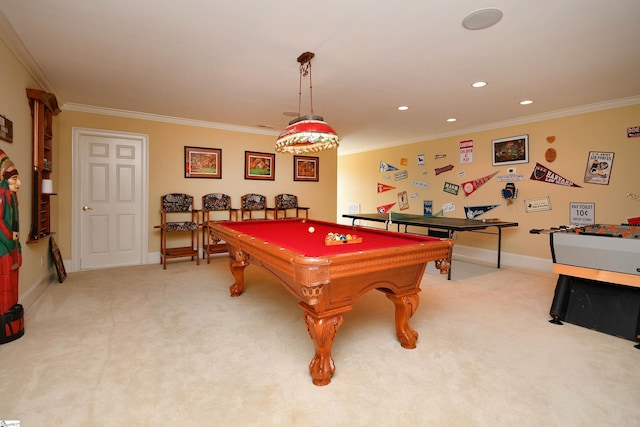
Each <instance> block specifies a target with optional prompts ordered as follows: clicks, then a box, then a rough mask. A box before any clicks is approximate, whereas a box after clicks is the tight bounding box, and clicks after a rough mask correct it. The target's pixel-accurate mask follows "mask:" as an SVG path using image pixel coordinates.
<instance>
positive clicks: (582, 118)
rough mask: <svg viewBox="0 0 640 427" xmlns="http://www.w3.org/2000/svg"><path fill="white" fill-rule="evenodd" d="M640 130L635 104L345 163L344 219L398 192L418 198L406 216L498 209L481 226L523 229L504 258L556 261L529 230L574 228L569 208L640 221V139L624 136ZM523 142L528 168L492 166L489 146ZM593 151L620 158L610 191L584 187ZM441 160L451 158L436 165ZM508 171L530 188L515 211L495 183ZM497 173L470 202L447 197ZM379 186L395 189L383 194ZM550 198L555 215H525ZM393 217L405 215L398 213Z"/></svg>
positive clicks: (490, 245) (599, 217) (462, 240)
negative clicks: (447, 187) (467, 149)
mask: <svg viewBox="0 0 640 427" xmlns="http://www.w3.org/2000/svg"><path fill="white" fill-rule="evenodd" d="M638 125H640V105H638V104H636V105H632V106H627V107H621V108H614V109H608V110H603V111H597V112H590V113H585V114H579V115H574V116H568V117H561V118H555V119H550V120H543V121H538V122H533V123H527V124H521V125H517V126H509V127H504V128H500V129H493V130H486V131H481V132H474V133H469V134H465V135H459V136H453V137H447V138H441V139H436V140H432V141H425V142H421V143H415V144H407V145H402V146H398V147H393V148H385V149H379V150H374V151H369V152H365V153H357V154H351V155H344V156H340V157H339V158H338V215H339V216H341V215H342V214H343V213H346V212H347V209H348V204H349V203H359V204H360V209H361V212H374V211H375V209H376V207H377V206H381V205H386V204H388V203H394V202H397V193H398V192H400V191H407V193H408V194H409V195H412V194H415V195H416V196H417V197H416V198H409V206H410V207H409V209H408V210H406V211H403V212H404V213H413V214H422V213H423V201H424V200H433V204H434V212H437V211H438V210H440V208H441V206H442V205H443V204H445V203H454V205H455V208H456V209H455V211H453V212H449V213H446V214H445V216H451V217H459V218H463V217H464V206H477V205H492V204H500V206H499V207H498V208H496V209H493V210H492V211H490V212H488V213H486V214H485V215H484V216H483V217H480V218H479V219H482V218H500V219H502V220H505V221H516V222H518V223H519V227H518V228H517V229H505V231H504V233H503V252H505V253H513V254H520V255H525V256H531V257H538V258H546V259H550V250H549V239H548V238H547V237H543V236H539V235H532V234H530V233H529V230H530V229H533V228H549V227H556V226H559V225H566V224H569V221H570V217H569V207H570V203H571V202H594V203H595V221H596V222H597V223H615V224H620V223H625V222H626V221H627V218H629V217H636V216H640V201H638V200H636V199H632V198H629V197H627V193H632V194H636V195H637V194H640V138H627V136H626V130H627V128H628V127H631V126H638ZM521 134H528V135H529V163H527V164H516V165H508V166H504V165H503V166H500V167H498V166H492V154H491V146H492V145H491V141H492V140H494V139H499V138H505V137H510V136H514V135H521ZM548 136H555V137H556V140H555V142H554V143H552V144H550V143H548V142H547V141H546V138H547V137H548ZM467 139H473V141H474V152H473V163H471V164H461V163H460V161H459V143H460V141H463V140H467ZM550 147H553V148H555V149H556V151H557V159H556V160H555V161H554V162H552V163H550V162H547V161H546V160H545V156H544V154H545V151H546V150H547V149H548V148H550ZM589 151H605V152H614V153H615V157H614V161H613V170H612V174H611V180H610V183H609V185H596V184H588V183H584V182H583V180H584V174H585V168H586V164H587V158H588V153H589ZM419 153H424V154H425V161H426V166H425V167H424V168H419V167H418V166H417V161H416V157H417V155H418V154H419ZM441 154H444V155H446V157H445V158H441V159H436V158H435V157H436V155H441ZM401 158H407V159H408V164H407V166H401V164H400V159H401ZM381 161H384V162H386V163H389V164H391V165H393V166H396V167H398V169H399V170H407V172H408V178H407V179H404V180H400V181H394V176H393V172H386V173H383V172H379V165H380V162H381ZM536 162H539V163H541V164H543V165H544V166H546V167H547V168H549V169H551V170H552V171H554V172H556V173H557V174H559V175H561V176H563V177H565V178H567V179H569V180H571V181H572V182H574V183H576V184H578V185H580V186H581V187H582V188H571V187H565V186H560V185H555V184H548V183H543V182H539V181H533V180H530V179H529V176H530V174H531V171H532V169H533V167H534V165H535V164H536ZM449 164H451V165H453V166H454V169H453V170H452V171H450V172H445V173H441V174H439V175H437V176H436V175H435V172H434V169H435V168H439V167H443V166H445V165H449ZM509 167H514V168H516V172H517V174H523V175H524V176H525V180H524V181H520V182H516V183H515V185H516V188H517V189H518V198H517V199H516V200H515V201H514V203H513V204H511V205H507V204H506V203H505V200H504V199H502V197H501V190H502V189H503V188H504V187H505V182H498V181H497V176H500V175H506V174H507V168H509ZM496 171H497V172H498V175H496V177H494V178H492V179H491V180H490V181H489V182H487V183H486V184H484V185H483V186H481V187H480V188H479V189H478V190H477V191H476V192H474V193H473V194H471V195H470V196H468V197H465V195H464V192H463V191H462V188H461V189H460V192H459V193H458V195H457V196H455V195H451V194H448V193H445V192H444V191H443V187H444V183H445V182H450V183H453V184H458V185H460V184H461V183H462V182H465V181H469V180H473V179H478V178H481V177H484V176H487V175H490V174H492V173H494V172H496ZM461 172H464V176H463V177H460V176H459V175H458V174H459V173H461ZM413 180H418V181H424V182H427V183H428V184H429V188H428V189H424V188H421V187H418V186H415V185H412V181H413ZM378 183H383V184H387V185H391V186H394V187H396V188H395V189H394V190H391V191H387V192H384V193H377V184H378ZM546 196H549V197H550V200H551V207H552V209H551V210H549V211H541V212H529V213H527V212H525V206H524V201H525V200H526V199H532V198H539V197H546ZM392 210H393V211H396V212H397V211H399V209H398V206H397V205H396V206H395V207H394V208H393V209H392ZM343 221H344V220H343ZM457 244H459V245H468V246H472V247H478V248H486V249H491V250H495V248H496V246H495V239H494V238H489V237H488V236H482V235H479V234H476V233H458V235H457Z"/></svg>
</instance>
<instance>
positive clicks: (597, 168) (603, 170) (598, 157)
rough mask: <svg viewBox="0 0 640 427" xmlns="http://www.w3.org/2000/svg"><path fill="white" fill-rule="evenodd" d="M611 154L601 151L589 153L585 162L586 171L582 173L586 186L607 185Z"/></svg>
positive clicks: (611, 161) (611, 162)
mask: <svg viewBox="0 0 640 427" xmlns="http://www.w3.org/2000/svg"><path fill="white" fill-rule="evenodd" d="M613 154H614V153H605V152H601V151H590V152H589V158H588V160H587V169H586V171H585V173H584V182H586V183H588V184H601V185H609V178H610V177H611V168H612V167H613Z"/></svg>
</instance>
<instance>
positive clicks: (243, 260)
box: [229, 251, 249, 297]
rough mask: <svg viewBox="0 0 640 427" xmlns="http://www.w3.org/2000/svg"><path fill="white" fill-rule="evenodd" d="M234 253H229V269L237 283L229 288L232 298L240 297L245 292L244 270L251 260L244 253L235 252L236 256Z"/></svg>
mask: <svg viewBox="0 0 640 427" xmlns="http://www.w3.org/2000/svg"><path fill="white" fill-rule="evenodd" d="M233 253H234V252H232V251H229V268H230V269H231V273H232V274H233V278H234V279H235V281H234V282H233V285H231V286H229V291H230V292H231V296H232V297H239V296H240V295H242V293H243V292H244V269H245V267H246V266H247V265H249V259H248V255H246V254H245V253H244V252H241V251H238V252H235V256H232V254H233Z"/></svg>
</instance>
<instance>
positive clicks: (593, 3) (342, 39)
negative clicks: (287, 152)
mask: <svg viewBox="0 0 640 427" xmlns="http://www.w3.org/2000/svg"><path fill="white" fill-rule="evenodd" d="M486 7H496V8H499V9H501V10H502V11H503V13H504V17H503V19H502V20H501V21H500V22H499V23H498V24H497V25H495V26H493V27H491V28H488V29H485V30H479V31H469V30H466V29H464V28H463V27H462V25H461V22H462V20H463V18H464V17H465V16H466V15H468V14H469V13H471V12H473V11H476V10H478V9H482V8H486ZM0 12H1V13H2V14H4V17H5V18H4V19H2V16H0V24H2V23H3V21H4V24H5V25H4V26H3V27H4V29H3V30H0V36H2V37H3V39H4V40H5V42H6V43H7V45H8V46H9V47H10V48H11V49H12V50H13V51H14V52H15V53H16V56H18V57H19V58H20V59H21V60H22V61H23V63H25V64H26V65H28V68H29V69H30V70H31V71H32V72H33V74H34V75H36V76H38V77H37V78H38V79H39V81H40V82H41V83H42V84H43V85H45V89H48V90H50V91H52V92H54V93H55V94H56V95H57V96H58V101H59V103H60V104H61V106H62V107H63V109H65V108H68V109H78V108H85V106H90V107H100V108H106V109H114V110H125V111H132V112H139V113H147V114H153V115H158V116H169V117H176V118H182V119H190V120H197V121H203V122H211V123H213V126H216V124H220V125H225V126H228V127H230V128H234V129H235V128H237V129H243V130H247V129H246V128H250V129H251V130H252V131H256V132H261V133H264V132H267V133H272V134H274V135H277V133H278V132H279V131H280V130H282V129H284V128H285V127H286V125H287V123H288V121H289V120H291V119H292V117H290V116H287V115H284V114H283V113H284V112H297V111H298V85H299V77H300V76H299V69H298V66H299V64H298V62H297V61H296V58H297V57H298V56H299V55H300V54H301V53H303V52H305V51H311V52H314V53H315V55H316V56H315V58H314V59H313V61H312V77H313V106H314V113H315V114H318V115H321V116H324V118H325V120H326V121H327V122H328V123H329V124H331V125H332V126H333V127H334V128H335V129H336V131H337V132H338V134H339V135H340V137H341V146H340V150H339V153H340V154H345V153H349V152H357V151H363V150H367V149H372V148H375V147H380V146H390V145H397V144H401V143H408V142H416V141H423V140H427V139H431V138H434V137H439V136H446V135H455V134H460V133H463V132H466V131H474V130H479V129H482V128H487V127H491V126H493V125H496V124H508V123H515V122H522V121H527V120H532V119H534V118H535V117H547V116H549V115H553V114H562V112H563V111H565V112H566V110H573V109H580V108H583V109H584V108H585V107H589V108H599V107H600V106H607V105H610V104H613V105H617V104H625V103H626V104H629V103H638V102H640V1H638V0H608V1H605V0H535V1H534V0H489V1H478V0H455V1H451V0H397V1H394V2H392V1H382V0H368V1H366V0H362V1H356V0H322V1H313V2H312V1H307V0H262V1H260V0H253V1H251V0H233V1H230V0H225V1H220V0H183V1H175V0H173V1H166V0H135V1H132V0H110V1H98V0H3V1H1V2H0ZM7 22H8V23H9V24H10V25H6V24H7ZM11 28H12V29H13V31H11ZM14 32H15V33H14ZM12 35H13V36H12ZM16 35H17V37H16ZM21 44H22V45H23V46H24V47H22V46H21ZM25 48H26V50H25ZM25 53H26V54H25ZM29 54H30V55H29ZM29 56H31V57H32V58H33V60H32V61H28V60H25V59H24V58H25V57H29ZM478 80H484V81H486V82H488V83H489V84H488V86H486V87H485V88H482V89H473V88H472V87H471V83H473V82H475V81H478ZM308 85H309V83H308V80H307V79H305V80H304V82H303V91H302V92H303V102H302V108H301V113H302V114H303V115H304V114H308V113H309V112H310V111H309V110H310V109H309V101H308V92H309V91H308V89H309V88H308ZM526 98H530V99H533V100H534V101H535V102H534V103H533V104H532V105H529V106H521V105H519V101H521V100H523V99H526ZM400 105H407V106H409V110H408V111H405V112H400V111H398V110H397V107H398V106H400ZM449 117H455V118H457V119H458V120H457V122H455V123H447V122H446V119H447V118H449ZM639 120H640V118H639ZM637 124H638V123H629V126H634V125H637ZM260 126H267V128H264V127H260ZM274 142H275V137H274Z"/></svg>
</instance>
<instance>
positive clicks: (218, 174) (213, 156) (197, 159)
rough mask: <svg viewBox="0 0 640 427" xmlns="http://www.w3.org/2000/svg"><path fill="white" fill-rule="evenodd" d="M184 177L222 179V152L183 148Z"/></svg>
mask: <svg viewBox="0 0 640 427" xmlns="http://www.w3.org/2000/svg"><path fill="white" fill-rule="evenodd" d="M184 177H185V178H217V179H220V178H222V150H221V149H220V148H204V147H184Z"/></svg>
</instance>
